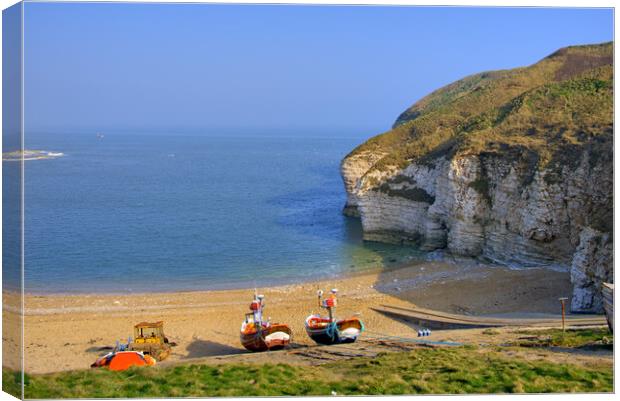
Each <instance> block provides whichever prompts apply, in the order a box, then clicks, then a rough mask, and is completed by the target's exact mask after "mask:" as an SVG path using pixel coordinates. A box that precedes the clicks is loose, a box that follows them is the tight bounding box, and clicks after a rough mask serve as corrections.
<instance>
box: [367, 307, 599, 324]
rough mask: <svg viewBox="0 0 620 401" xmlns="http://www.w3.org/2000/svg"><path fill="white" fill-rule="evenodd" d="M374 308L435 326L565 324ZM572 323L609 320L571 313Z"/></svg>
mask: <svg viewBox="0 0 620 401" xmlns="http://www.w3.org/2000/svg"><path fill="white" fill-rule="evenodd" d="M372 309H373V310H375V311H377V312H379V313H382V314H384V315H387V316H392V317H395V318H397V319H402V320H405V321H407V322H410V323H412V324H414V325H416V326H420V327H426V328H429V329H435V330H442V329H443V330H449V329H474V328H485V327H503V326H540V327H545V326H546V327H549V326H558V327H561V325H562V318H561V316H558V317H549V318H546V317H545V318H500V317H487V316H466V315H456V314H452V313H446V312H440V311H434V310H430V309H424V308H417V307H415V308H403V307H399V306H390V305H381V306H380V307H377V308H372ZM566 324H567V326H569V327H571V326H572V327H577V326H599V325H604V324H605V318H604V317H603V316H600V315H569V316H568V317H567V318H566Z"/></svg>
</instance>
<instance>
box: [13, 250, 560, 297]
mask: <svg viewBox="0 0 620 401" xmlns="http://www.w3.org/2000/svg"><path fill="white" fill-rule="evenodd" d="M431 255H432V253H428V254H427V257H426V258H415V259H410V260H407V261H404V262H401V263H399V264H393V265H387V266H375V267H368V268H363V269H361V270H358V271H355V270H348V271H347V270H345V271H342V272H339V273H334V274H332V275H328V276H315V277H310V276H306V277H296V278H287V279H274V282H273V283H271V284H269V285H268V286H267V285H262V286H261V285H254V284H252V283H251V282H250V281H247V282H243V283H239V284H232V283H231V284H220V285H217V286H215V287H212V288H204V289H183V288H171V289H161V288H156V289H153V290H150V291H147V290H137V291H118V292H117V291H108V290H103V291H96V292H94V291H83V292H77V291H76V292H66V291H64V292H63V291H53V290H52V291H49V292H41V291H24V296H25V297H81V296H125V295H132V296H143V295H148V294H177V293H179V294H181V293H184V294H192V293H203V292H214V291H242V290H250V289H254V288H257V289H261V288H262V289H263V290H264V289H268V288H275V287H285V286H291V285H298V284H310V283H314V282H322V281H329V280H332V281H337V280H346V279H353V278H356V277H359V276H365V275H369V274H381V273H385V274H386V273H389V272H393V271H398V270H402V269H409V268H413V267H415V266H418V265H420V266H422V265H424V264H428V263H443V264H446V265H455V266H456V265H458V264H462V265H467V266H476V267H486V268H497V269H507V270H511V271H527V270H548V271H553V272H557V273H570V268H569V267H567V266H563V265H531V266H524V265H519V266H517V265H514V264H505V263H500V262H498V261H494V260H490V259H479V258H471V257H466V256H454V255H451V254H449V253H446V252H441V253H440V254H439V256H431ZM20 292H21V291H19V290H17V291H16V290H13V289H3V294H4V293H7V294H10V295H16V294H19V293H20Z"/></svg>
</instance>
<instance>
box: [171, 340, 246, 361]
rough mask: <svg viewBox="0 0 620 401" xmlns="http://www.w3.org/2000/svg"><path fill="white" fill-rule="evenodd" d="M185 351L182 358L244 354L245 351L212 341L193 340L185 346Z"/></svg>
mask: <svg viewBox="0 0 620 401" xmlns="http://www.w3.org/2000/svg"><path fill="white" fill-rule="evenodd" d="M187 352H188V354H187V355H186V356H184V357H183V359H189V358H202V357H207V356H219V355H235V354H245V353H246V352H247V351H246V350H244V349H241V348H236V347H231V346H230V345H225V344H220V343H216V342H214V341H204V340H194V341H192V342H191V343H190V344H189V345H188V346H187Z"/></svg>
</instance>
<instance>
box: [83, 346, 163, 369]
mask: <svg viewBox="0 0 620 401" xmlns="http://www.w3.org/2000/svg"><path fill="white" fill-rule="evenodd" d="M151 365H155V359H154V358H153V357H151V356H150V355H144V354H142V353H141V352H135V351H124V352H116V353H113V354H109V355H106V356H104V357H102V358H100V359H99V360H97V362H95V363H94V364H93V365H92V366H93V367H105V366H107V367H108V369H110V370H125V369H129V368H130V367H132V366H151Z"/></svg>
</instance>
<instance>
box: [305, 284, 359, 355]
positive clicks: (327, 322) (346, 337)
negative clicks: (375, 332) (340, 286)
mask: <svg viewBox="0 0 620 401" xmlns="http://www.w3.org/2000/svg"><path fill="white" fill-rule="evenodd" d="M337 293H338V290H336V289H333V290H331V295H330V296H329V297H328V298H327V299H323V291H321V290H319V291H318V293H317V294H318V298H319V307H321V308H324V309H327V312H328V317H322V316H321V315H320V314H312V315H310V316H308V317H307V318H306V322H305V327H306V333H308V336H309V337H310V338H311V339H312V340H313V341H314V342H316V343H317V344H324V345H331V344H345V343H352V342H355V341H356V340H357V338H358V337H359V336H360V334H362V332H363V331H364V323H362V321H361V320H360V319H358V318H357V317H350V318H347V319H336V318H334V312H333V310H334V308H335V307H336V305H337V300H336V294H337Z"/></svg>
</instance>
